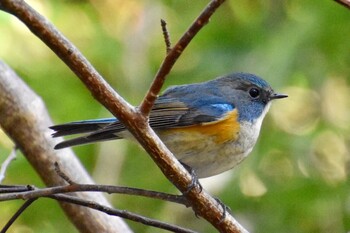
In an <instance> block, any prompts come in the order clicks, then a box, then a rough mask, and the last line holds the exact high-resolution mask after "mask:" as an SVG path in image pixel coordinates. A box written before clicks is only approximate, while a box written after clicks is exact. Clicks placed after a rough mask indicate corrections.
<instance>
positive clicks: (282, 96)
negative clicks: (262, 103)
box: [270, 93, 288, 100]
mask: <svg viewBox="0 0 350 233" xmlns="http://www.w3.org/2000/svg"><path fill="white" fill-rule="evenodd" d="M287 97H288V95H286V94H278V93H272V94H271V95H270V100H274V99H283V98H287Z"/></svg>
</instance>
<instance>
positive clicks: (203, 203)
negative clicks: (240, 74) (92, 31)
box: [0, 0, 246, 232]
mask: <svg viewBox="0 0 350 233" xmlns="http://www.w3.org/2000/svg"><path fill="white" fill-rule="evenodd" d="M222 3H223V0H212V1H211V2H210V3H209V5H208V6H207V7H206V9H205V10H204V11H203V13H202V14H201V16H203V18H199V19H197V20H196V21H195V23H194V24H193V25H192V26H191V27H190V28H189V30H188V31H187V32H186V33H185V34H184V35H185V36H184V37H182V38H181V39H180V41H179V42H178V43H177V44H176V45H175V46H174V48H173V50H172V51H173V52H170V53H169V54H168V55H167V56H166V58H165V60H164V62H163V64H162V66H161V68H160V69H159V71H158V73H157V75H156V79H155V81H154V82H153V84H152V85H151V88H150V91H149V92H148V94H147V95H146V97H145V100H144V101H143V103H142V104H141V107H140V108H141V109H142V113H143V114H141V112H140V111H138V110H137V109H135V108H133V107H132V106H130V105H129V104H128V103H127V102H126V101H125V100H124V99H123V98H122V97H120V96H119V95H118V94H117V93H115V92H114V90H113V89H112V88H111V87H110V86H109V85H108V84H107V83H106V82H105V81H104V80H103V79H102V77H101V76H100V75H99V74H98V73H97V71H96V70H95V69H94V68H93V67H92V66H91V64H90V63H89V62H88V61H87V60H86V59H85V58H84V57H83V55H82V54H81V53H80V52H79V51H78V50H77V49H76V48H75V47H74V46H73V45H72V44H71V43H70V42H69V41H68V40H67V39H66V38H65V37H64V36H63V35H62V34H61V33H60V32H59V31H58V30H56V29H55V28H54V26H53V25H52V24H50V23H49V22H48V21H47V20H46V19H45V18H44V17H42V16H41V15H40V14H38V13H37V12H36V11H35V10H34V9H32V8H31V7H30V6H28V5H27V4H26V3H25V2H24V1H20V0H2V1H0V9H2V10H4V11H7V12H9V13H10V14H13V15H15V16H16V17H17V18H18V19H20V20H21V21H22V22H23V23H24V24H25V25H26V26H27V27H28V28H29V29H30V30H31V31H32V32H33V33H34V34H35V35H36V36H38V37H39V38H40V39H41V40H42V41H43V42H44V43H45V44H46V45H47V46H48V47H50V48H51V49H52V50H53V51H54V52H55V53H56V54H57V55H58V56H59V57H60V58H61V59H62V61H64V62H65V63H66V64H67V66H69V67H70V69H71V70H72V71H73V72H74V73H75V74H76V75H77V76H78V77H79V78H80V79H81V81H82V82H83V83H84V84H85V85H86V87H87V88H88V89H89V90H90V91H91V93H92V95H93V96H94V97H95V98H96V99H97V100H98V101H99V102H100V103H102V104H103V105H104V106H105V107H106V108H107V109H108V110H109V111H110V112H111V113H112V114H113V115H115V116H116V117H118V119H119V120H121V121H122V122H123V123H124V125H125V126H126V127H127V128H128V129H129V131H130V132H131V133H132V134H133V135H134V136H135V138H136V139H137V140H138V141H139V143H140V144H141V145H142V146H143V147H144V148H145V150H146V151H147V152H148V153H149V154H150V155H151V157H152V159H153V160H154V161H155V162H156V164H157V165H158V166H159V168H160V169H161V170H162V172H163V173H164V174H165V175H166V177H167V178H168V179H169V180H170V181H171V182H172V183H173V184H174V185H175V186H176V187H177V188H178V189H179V190H180V191H181V192H185V191H186V190H187V189H188V187H189V186H190V185H191V184H192V177H191V175H190V174H189V173H188V171H187V170H186V169H184V168H183V166H182V165H181V164H180V163H179V161H178V160H177V159H176V158H175V157H174V156H173V155H172V154H171V152H170V151H169V150H168V149H167V148H166V147H165V145H164V144H163V143H162V142H161V141H160V139H159V138H158V136H157V135H156V134H155V133H154V131H153V130H152V129H151V128H150V126H149V125H148V123H147V114H148V113H149V111H150V109H151V107H152V105H153V102H154V100H155V99H156V96H157V94H158V93H159V90H160V88H161V86H162V84H163V83H164V78H165V76H166V75H167V74H168V73H169V72H170V70H171V68H172V66H173V65H174V63H175V62H176V60H177V58H178V57H179V56H180V55H181V53H182V52H183V50H184V48H185V47H186V46H187V45H188V43H189V42H190V40H191V39H192V38H193V37H194V35H195V34H196V33H197V32H198V31H199V30H200V29H201V28H202V26H203V25H204V24H205V23H206V22H207V21H208V19H209V17H210V16H211V15H212V14H213V12H214V11H215V10H216V9H217V8H218V6H220V5H221V4H222ZM194 25H197V26H194ZM47 126H48V125H47V124H43V125H42V126H41V127H47ZM29 128H30V126H26V127H25V129H29ZM42 130H43V132H44V131H45V130H44V129H42ZM68 175H69V176H70V177H74V176H71V175H70V174H68ZM83 183H89V182H83ZM187 197H188V199H189V200H190V202H191V203H192V207H193V209H194V211H195V212H196V213H197V214H198V215H200V216H202V217H203V218H205V219H206V220H207V221H209V222H210V223H211V224H212V225H213V226H215V227H216V228H217V229H218V230H219V231H221V232H246V231H245V230H244V228H242V227H241V226H240V225H239V224H238V223H237V222H236V221H235V219H234V218H233V217H232V216H231V215H228V214H227V215H226V216H225V218H224V219H222V218H221V217H222V214H223V209H222V207H221V205H220V204H218V203H217V201H216V200H215V199H214V198H212V197H211V196H210V195H209V194H208V193H207V192H205V191H204V190H203V191H201V188H200V187H199V186H198V185H196V186H195V187H194V188H193V189H191V190H190V191H189V192H188V194H187Z"/></svg>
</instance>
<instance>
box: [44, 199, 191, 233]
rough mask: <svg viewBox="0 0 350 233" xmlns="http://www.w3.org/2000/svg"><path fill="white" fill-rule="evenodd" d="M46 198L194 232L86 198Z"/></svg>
mask: <svg viewBox="0 0 350 233" xmlns="http://www.w3.org/2000/svg"><path fill="white" fill-rule="evenodd" d="M48 198H52V199H56V200H58V201H65V202H69V203H74V204H76V205H79V206H86V207H89V208H91V209H95V210H99V211H101V212H103V213H106V214H109V215H113V216H118V217H122V218H125V219H129V220H132V221H135V222H138V223H142V224H144V225H147V226H153V227H157V228H160V229H164V230H168V231H173V232H177V233H195V231H192V230H189V229H186V228H182V227H179V226H175V225H172V224H168V223H164V222H162V221H158V220H155V219H150V218H147V217H144V216H142V215H139V214H135V213H132V212H130V211H127V210H118V209H114V208H111V207H108V206H103V205H100V204H98V203H96V202H93V201H86V200H83V199H80V198H77V197H72V196H68V195H64V194H55V195H52V196H48Z"/></svg>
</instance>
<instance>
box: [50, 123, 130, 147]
mask: <svg viewBox="0 0 350 233" xmlns="http://www.w3.org/2000/svg"><path fill="white" fill-rule="evenodd" d="M108 127H110V128H108ZM50 129H52V130H54V131H56V132H55V133H53V134H52V136H53V137H60V136H67V135H73V134H82V133H90V134H88V135H85V136H81V137H78V138H73V139H69V140H67V141H63V142H61V143H59V144H57V145H56V146H55V149H62V148H65V147H70V146H77V145H82V144H88V143H93V142H99V141H107V140H113V139H120V138H121V137H119V136H117V135H116V133H118V132H121V131H123V130H124V129H125V127H124V126H123V125H122V124H121V123H120V122H118V121H117V120H116V119H115V118H107V119H100V120H88V121H78V122H72V123H67V124H62V125H54V126H51V127H50Z"/></svg>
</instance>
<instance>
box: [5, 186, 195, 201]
mask: <svg viewBox="0 0 350 233" xmlns="http://www.w3.org/2000/svg"><path fill="white" fill-rule="evenodd" d="M19 187H20V186H14V187H13V192H12V193H11V192H10V191H11V187H8V186H5V187H4V190H3V189H2V188H1V187H0V201H7V200H14V199H24V200H28V199H32V198H39V197H45V196H49V195H54V194H58V193H72V192H105V193H108V194H111V193H118V194H126V195H133V196H142V197H149V198H154V199H158V200H163V201H169V202H173V203H177V204H182V205H185V206H188V205H189V203H188V201H187V199H186V198H185V197H184V196H182V195H173V194H168V193H162V192H156V191H150V190H144V189H138V188H130V187H121V186H113V185H96V184H76V183H75V184H71V185H65V186H56V187H49V188H42V189H38V188H35V189H34V190H33V189H32V190H28V187H32V186H22V189H19Z"/></svg>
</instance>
